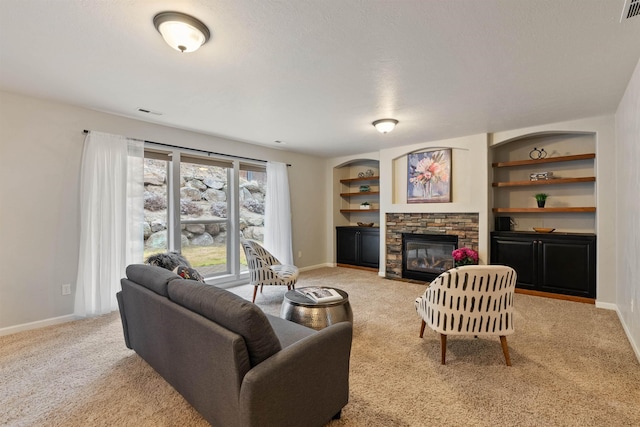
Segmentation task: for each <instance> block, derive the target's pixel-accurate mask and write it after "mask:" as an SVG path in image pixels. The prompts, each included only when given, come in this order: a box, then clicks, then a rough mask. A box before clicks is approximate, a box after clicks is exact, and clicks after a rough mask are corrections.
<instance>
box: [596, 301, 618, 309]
mask: <svg viewBox="0 0 640 427" xmlns="http://www.w3.org/2000/svg"><path fill="white" fill-rule="evenodd" d="M596 308H603V309H605V310H613V311H616V312H617V311H618V306H617V305H616V304H613V303H610V302H598V301H596Z"/></svg>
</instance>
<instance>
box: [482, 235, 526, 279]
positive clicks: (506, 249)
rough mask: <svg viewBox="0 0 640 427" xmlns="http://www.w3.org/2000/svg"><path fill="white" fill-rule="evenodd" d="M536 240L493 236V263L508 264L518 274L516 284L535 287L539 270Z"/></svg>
mask: <svg viewBox="0 0 640 427" xmlns="http://www.w3.org/2000/svg"><path fill="white" fill-rule="evenodd" d="M534 242H535V241H534V240H533V239H532V238H527V237H524V238H517V239H515V238H513V239H511V238H503V237H499V236H493V238H492V239H491V263H492V264H502V265H508V266H509V267H511V268H513V269H514V270H515V271H516V274H517V275H518V279H517V282H516V286H517V287H519V288H524V289H535V288H536V279H537V270H536V258H537V257H536V253H535V248H536V245H535V243H534Z"/></svg>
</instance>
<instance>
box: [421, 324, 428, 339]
mask: <svg viewBox="0 0 640 427" xmlns="http://www.w3.org/2000/svg"><path fill="white" fill-rule="evenodd" d="M425 326H427V322H425V321H424V320H423V321H422V325H420V338H422V335H424V327H425Z"/></svg>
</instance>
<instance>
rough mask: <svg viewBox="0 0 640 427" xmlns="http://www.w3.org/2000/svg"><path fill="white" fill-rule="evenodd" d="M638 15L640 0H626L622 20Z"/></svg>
mask: <svg viewBox="0 0 640 427" xmlns="http://www.w3.org/2000/svg"><path fill="white" fill-rule="evenodd" d="M638 15H640V0H626V1H625V2H624V9H622V16H620V22H622V20H623V19H629V18H633V17H634V16H638Z"/></svg>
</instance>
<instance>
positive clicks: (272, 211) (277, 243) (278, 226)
mask: <svg viewBox="0 0 640 427" xmlns="http://www.w3.org/2000/svg"><path fill="white" fill-rule="evenodd" d="M264 210H265V213H264V229H265V231H264V246H265V248H266V249H267V250H268V251H269V252H271V253H272V254H273V255H274V256H275V257H276V258H278V260H279V261H280V262H281V263H282V264H288V265H293V251H292V248H291V202H290V200H289V176H288V173H287V165H286V164H284V163H277V162H267V195H266V197H265V208H264Z"/></svg>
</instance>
